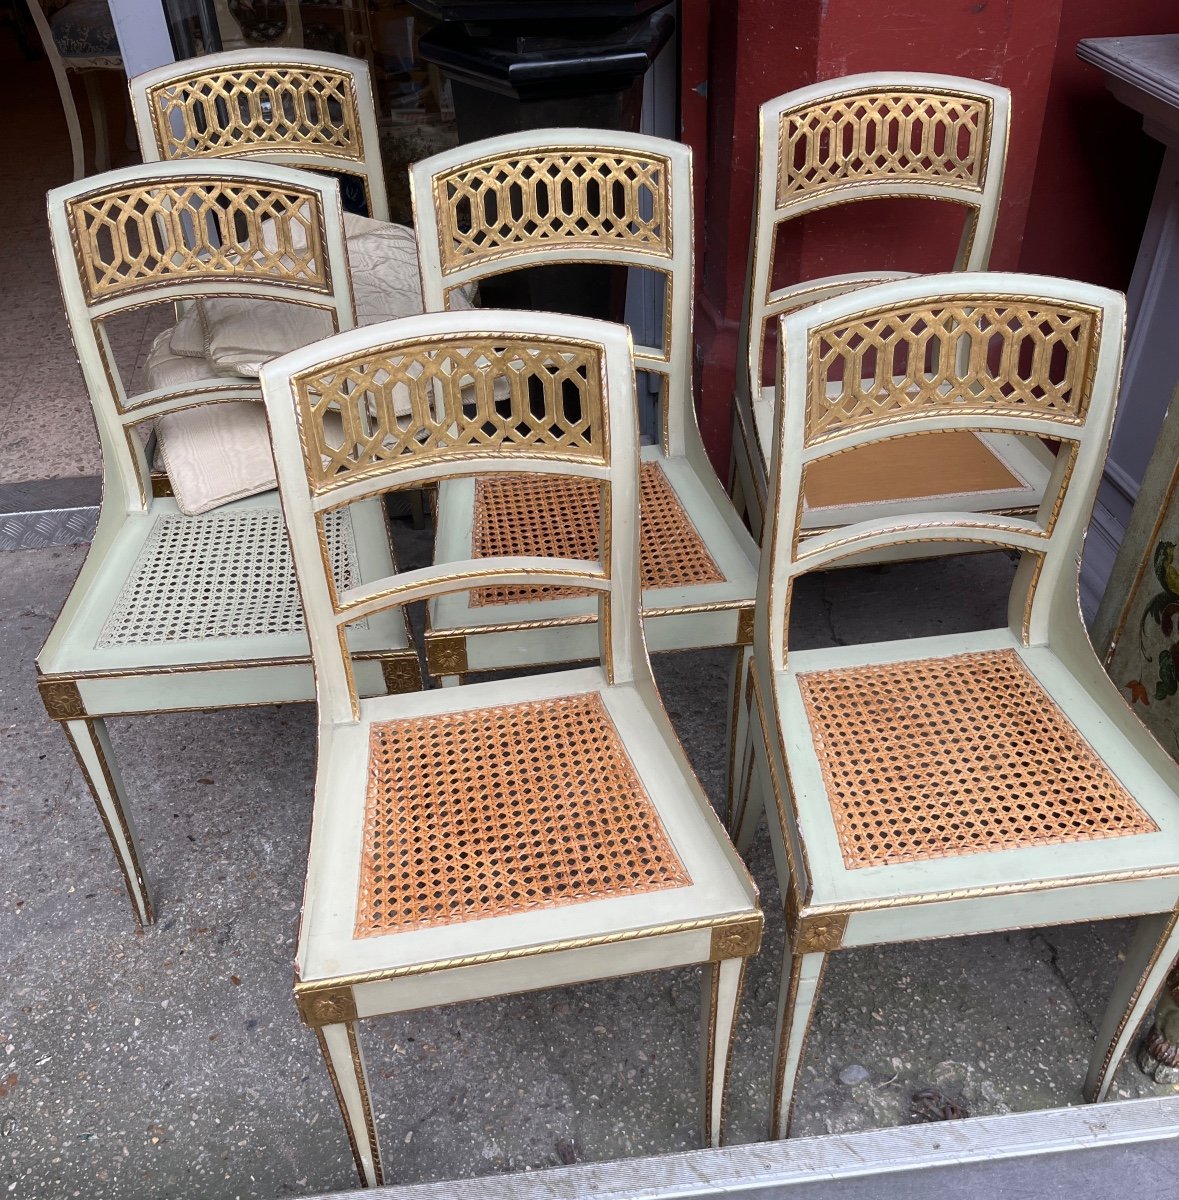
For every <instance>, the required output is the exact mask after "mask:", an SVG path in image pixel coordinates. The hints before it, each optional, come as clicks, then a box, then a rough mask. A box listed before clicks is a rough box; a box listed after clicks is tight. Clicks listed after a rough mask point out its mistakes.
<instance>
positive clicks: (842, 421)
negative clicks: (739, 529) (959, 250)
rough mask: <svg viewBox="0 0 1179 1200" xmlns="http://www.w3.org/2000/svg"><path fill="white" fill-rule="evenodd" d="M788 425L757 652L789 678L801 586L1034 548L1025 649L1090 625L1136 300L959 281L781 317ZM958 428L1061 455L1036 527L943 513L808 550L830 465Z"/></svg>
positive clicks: (1023, 576) (1080, 289) (777, 461)
mask: <svg viewBox="0 0 1179 1200" xmlns="http://www.w3.org/2000/svg"><path fill="white" fill-rule="evenodd" d="M780 322H781V324H780V330H779V336H780V338H781V342H780V345H781V347H782V348H783V349H782V353H781V354H780V360H779V381H778V394H779V397H780V404H781V410H782V411H781V420H780V421H779V423H778V427H777V431H776V438H775V442H774V446H773V450H772V457H771V463H770V482H771V506H770V510H769V513H770V527H769V533H768V538H767V540H766V541H765V543H764V545H765V546H766V553H765V554H764V555H763V560H762V569H761V575H760V578H759V588H758V610H757V620H756V622H755V625H756V628H755V639H756V640H757V641H758V642H760V644H761V647H762V653H763V655H764V653H765V652H766V651H767V650H768V652H769V655H770V663H771V664H772V669H773V670H781V669H783V668H784V666H785V664H786V642H787V636H788V628H787V626H788V620H789V612H790V596H791V591H792V588H793V585H794V582H795V580H796V579H797V578H798V577H799V576H801V575H803V574H806V573H807V572H810V571H815V570H821V569H824V568H826V567H830V566H833V565H836V564H838V563H839V562H841V561H842V560H844V559H846V558H848V557H850V556H852V555H858V554H862V553H864V552H865V551H870V550H878V549H885V548H887V547H891V546H903V545H908V544H915V543H929V542H945V543H952V542H973V543H989V544H993V545H995V546H999V547H1004V548H1008V549H1013V550H1018V551H1020V552H1021V553H1022V556H1023V558H1022V562H1021V565H1020V568H1019V570H1018V572H1017V574H1016V579H1015V583H1014V585H1013V589H1012V593H1011V600H1010V606H1009V621H1010V625H1011V629H1012V632H1013V633H1015V634H1016V635H1017V636H1018V637H1019V638H1020V639H1021V640H1022V641H1023V643H1024V644H1036V643H1043V642H1046V641H1047V640H1048V638H1049V633H1050V630H1052V629H1053V627H1054V626H1056V625H1059V624H1060V623H1061V622H1062V621H1064V622H1070V623H1073V624H1075V623H1077V622H1079V621H1080V615H1079V607H1078V603H1077V566H1078V559H1079V553H1080V544H1081V539H1082V537H1083V535H1084V531H1085V526H1086V523H1087V520H1088V517H1089V513H1090V510H1091V508H1092V505H1093V499H1094V496H1095V494H1096V489H1097V485H1098V483H1099V481H1100V476H1101V468H1102V463H1103V461H1104V455H1105V451H1106V448H1107V445H1108V441H1109V433H1110V428H1111V425H1112V421H1113V413H1114V406H1115V403H1116V394H1117V383H1118V377H1119V372H1120V369H1121V354H1122V338H1123V333H1124V322H1125V302H1124V299H1123V297H1122V296H1121V295H1120V294H1119V293H1116V292H1111V291H1109V290H1107V289H1104V288H1098V287H1093V286H1091V285H1088V284H1083V283H1077V282H1074V281H1071V280H1061V279H1053V278H1048V277H1044V276H1032V275H1015V274H1006V273H981V272H980V273H973V272H969V273H967V272H959V273H947V274H944V275H931V276H923V277H918V278H914V279H909V280H902V281H896V282H892V283H888V284H882V285H879V286H877V287H873V288H864V289H862V290H859V291H856V292H853V293H850V294H848V295H845V296H840V297H837V298H834V299H830V300H827V301H824V302H823V303H821V304H818V305H815V306H814V307H813V308H809V309H804V310H799V311H796V312H793V313H789V314H787V315H786V316H784V317H782V318H780ZM951 430H972V431H980V432H991V433H1009V434H1021V435H1025V436H1032V437H1038V438H1043V439H1050V440H1054V441H1057V442H1059V444H1060V448H1059V451H1058V453H1057V455H1056V463H1055V467H1054V469H1053V471H1052V474H1051V477H1050V479H1049V482H1048V486H1047V488H1046V490H1045V494H1044V499H1043V502H1042V503H1041V505H1040V508H1039V511H1038V512H1037V513H1036V515H1035V516H1034V517H1030V518H1029V517H1018V516H1006V515H1003V514H995V513H968V512H950V511H947V512H940V513H922V514H920V515H908V516H906V515H904V514H901V515H897V516H888V517H881V518H875V519H871V520H865V521H861V522H858V523H856V524H853V525H847V526H842V527H839V528H836V529H832V530H828V531H826V532H824V533H820V534H815V535H813V536H810V537H808V538H806V539H805V540H804V539H802V537H801V536H800V529H801V521H802V514H803V495H804V491H805V486H806V473H807V470H808V469H809V468H810V466H811V465H812V464H814V463H817V462H820V461H823V460H825V459H828V458H831V457H833V456H834V455H838V454H843V453H847V452H849V451H852V450H855V449H857V448H860V447H863V446H866V445H870V444H872V443H876V442H881V441H884V440H887V439H891V438H897V437H910V436H920V435H925V434H931V433H938V432H945V431H951Z"/></svg>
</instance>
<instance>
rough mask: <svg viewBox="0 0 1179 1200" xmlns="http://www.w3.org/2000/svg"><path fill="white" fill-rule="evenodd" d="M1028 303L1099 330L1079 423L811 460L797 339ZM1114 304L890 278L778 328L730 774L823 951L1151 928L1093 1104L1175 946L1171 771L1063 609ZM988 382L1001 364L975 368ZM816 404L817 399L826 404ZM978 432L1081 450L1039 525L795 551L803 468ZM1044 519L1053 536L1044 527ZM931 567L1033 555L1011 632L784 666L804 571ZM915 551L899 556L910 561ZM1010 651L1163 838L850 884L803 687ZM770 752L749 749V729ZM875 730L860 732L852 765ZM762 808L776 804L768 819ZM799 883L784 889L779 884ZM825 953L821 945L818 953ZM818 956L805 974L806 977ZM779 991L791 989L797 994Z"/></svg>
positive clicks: (965, 860)
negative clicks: (1090, 314)
mask: <svg viewBox="0 0 1179 1200" xmlns="http://www.w3.org/2000/svg"><path fill="white" fill-rule="evenodd" d="M1012 296H1014V297H1018V298H1020V300H1021V302H1022V301H1024V300H1025V299H1026V301H1027V303H1028V304H1029V306H1030V307H1031V308H1034V307H1035V305H1036V304H1037V303H1041V304H1053V303H1057V304H1065V305H1067V304H1080V305H1085V306H1089V307H1091V308H1094V309H1096V310H1097V311H1098V312H1099V313H1100V315H1101V337H1100V339H1099V342H1098V344H1097V346H1096V348H1095V349H1094V350H1093V351H1092V357H1091V358H1090V360H1089V363H1088V367H1089V371H1088V378H1087V380H1086V381H1085V383H1083V384H1082V385H1081V386H1082V387H1084V388H1086V389H1087V396H1086V399H1085V402H1084V403H1083V404H1082V405H1081V412H1082V413H1083V419H1082V420H1081V421H1079V422H1076V421H1074V420H1072V419H1071V417H1070V416H1069V414H1067V413H1065V414H1060V415H1058V414H1056V413H1052V412H1040V413H1035V414H1031V415H1027V414H1018V415H1014V416H1013V415H1006V416H996V415H991V414H990V413H988V412H986V411H983V412H981V413H980V412H972V413H970V414H969V415H959V414H957V413H951V414H950V415H944V416H928V415H925V416H921V415H918V416H915V417H911V416H909V415H906V414H902V415H900V416H899V417H894V418H893V419H892V420H890V421H885V422H882V423H877V424H875V425H874V426H873V427H872V428H871V429H867V428H864V427H856V426H850V427H845V428H844V430H843V431H842V432H841V431H840V429H838V428H836V429H834V430H833V431H831V432H829V433H827V434H824V436H823V438H822V439H816V441H815V444H814V445H812V446H810V447H807V446H806V445H805V439H804V429H805V422H806V414H807V410H808V407H809V406H810V405H811V404H813V403H815V402H816V399H815V397H813V396H812V395H811V394H810V386H811V385H810V383H809V380H808V361H807V347H808V344H809V336H810V332H811V330H813V329H815V328H816V327H819V326H821V325H825V324H827V323H828V322H832V321H835V322H846V323H847V324H854V322H855V321H856V320H857V318H858V317H859V315H860V314H866V313H869V312H871V311H872V310H874V309H880V308H882V307H893V306H896V307H900V308H905V307H908V308H910V309H911V310H916V311H922V310H924V309H925V308H927V307H929V306H934V307H936V305H937V304H938V303H940V302H941V301H943V300H945V301H948V302H954V303H961V304H964V305H965V306H966V307H968V308H969V307H971V306H975V305H985V304H986V303H987V302H988V301H989V300H990V299H993V298H996V297H1012ZM1123 323H1124V301H1123V298H1122V297H1121V296H1120V295H1118V294H1116V293H1113V292H1109V291H1105V290H1104V289H1100V288H1095V287H1091V286H1089V285H1086V284H1080V283H1074V282H1070V281H1065V280H1057V279H1050V278H1045V277H1037V276H1019V275H1009V274H1001V273H994V274H984V273H969V272H964V273H955V274H945V275H938V276H927V277H925V278H924V279H913V280H899V281H896V282H892V283H888V284H883V285H880V286H878V287H874V288H866V289H864V290H862V291H858V292H855V293H851V294H848V295H844V296H840V297H836V298H833V299H830V300H827V301H825V302H823V303H822V304H819V305H817V306H815V307H814V308H813V309H809V310H801V311H798V312H793V313H790V314H788V315H786V316H785V317H784V318H782V321H781V328H780V335H779V336H780V342H779V345H780V346H781V347H783V353H782V357H781V363H780V370H779V381H778V388H779V394H780V395H781V396H782V397H783V401H782V413H781V418H780V421H779V423H778V426H777V428H776V430H775V441H774V445H773V448H772V456H771V474H770V483H771V488H770V496H771V504H770V506H769V508H768V509H767V513H768V522H767V525H766V528H765V531H764V537H763V542H764V547H765V552H764V557H763V562H762V567H761V573H760V576H759V583H758V601H757V611H756V616H755V622H754V658H753V672H752V673H753V678H754V680H755V682H756V696H757V698H758V699H759V701H760V703H759V704H756V705H755V706H754V709H753V711H752V712H751V714H750V715H749V716H748V719H747V732H746V734H745V738H744V744H743V747H742V748H741V751H740V755H739V759H738V764H739V767H738V770H737V771H736V772H735V773H734V783H733V787H734V794H733V798H732V801H731V812H732V818H731V820H732V828H733V830H734V834H735V837H736V840H737V844H738V846H739V847H740V848H741V849H742V850H747V849H748V846H749V845H750V843H751V841H752V838H753V835H754V832H755V830H756V825H757V821H758V819H759V817H760V815H761V813H762V811H763V810H764V812H765V813H766V814H767V817H768V822H769V826H770V832H771V840H772V843H773V848H774V858H775V865H776V868H777V871H778V874H779V877H780V881H781V885H782V889H783V892H784V893H785V892H787V891H788V890H789V889H793V891H794V897H795V899H796V901H797V905H798V908H799V909H801V911H802V913H803V918H804V920H805V919H807V915H808V913H813V914H814V919H816V920H817V919H820V918H821V917H822V915H823V914H832V913H834V914H841V915H842V916H841V919H842V920H845V921H846V925H845V927H844V928H843V931H842V933H841V934H840V935H839V936H838V937H837V938H836V940H835V942H834V948H842V947H844V946H853V945H871V944H877V943H885V942H897V941H908V940H913V939H923V938H933V937H949V936H957V935H961V934H970V933H981V932H986V931H994V930H1002V929H1009V928H1023V927H1036V926H1040V925H1047V924H1056V923H1062V922H1067V921H1082V920H1102V919H1108V918H1112V917H1128V916H1139V915H1141V914H1143V913H1146V914H1161V915H1159V916H1157V917H1156V916H1151V917H1150V918H1149V919H1148V920H1146V921H1145V922H1144V925H1143V932H1142V934H1141V936H1140V937H1139V939H1138V940H1137V941H1136V943H1135V947H1134V948H1133V950H1132V953H1131V954H1130V955H1129V956H1128V958H1127V962H1126V964H1125V965H1124V967H1123V971H1122V980H1121V982H1120V983H1119V985H1118V988H1117V990H1116V992H1115V993H1114V995H1113V996H1112V997H1111V1000H1110V1007H1109V1011H1108V1013H1107V1017H1106V1020H1105V1023H1104V1024H1103V1027H1102V1033H1101V1035H1100V1036H1099V1039H1098V1043H1097V1047H1096V1050H1095V1053H1094V1058H1093V1067H1092V1069H1091V1071H1090V1080H1089V1092H1090V1095H1091V1096H1093V1097H1094V1098H1100V1096H1101V1095H1103V1094H1104V1091H1105V1089H1106V1088H1107V1087H1108V1084H1109V1080H1110V1078H1112V1073H1113V1071H1114V1070H1115V1069H1116V1066H1117V1062H1118V1059H1119V1058H1120V1056H1121V1054H1122V1053H1123V1052H1124V1050H1125V1048H1126V1045H1127V1044H1128V1039H1129V1037H1130V1036H1131V1034H1132V1031H1133V1029H1134V1028H1135V1026H1136V1025H1137V1023H1138V1021H1139V1020H1140V1019H1141V1018H1142V1017H1143V1016H1144V1015H1145V1014H1146V1011H1147V1009H1148V1007H1149V1005H1150V1003H1151V1000H1152V995H1153V992H1154V991H1155V990H1157V987H1158V986H1159V985H1161V982H1162V978H1163V976H1164V974H1165V970H1166V965H1167V963H1169V961H1170V959H1171V958H1173V957H1174V955H1175V953H1176V951H1177V950H1179V940H1177V939H1176V936H1175V928H1174V927H1175V922H1174V913H1175V912H1176V910H1177V909H1179V767H1177V766H1176V764H1175V763H1174V762H1173V761H1172V760H1171V758H1170V757H1169V756H1168V755H1167V754H1166V753H1165V752H1164V751H1163V750H1162V748H1161V747H1160V746H1159V745H1158V743H1157V742H1155V741H1154V739H1153V738H1152V737H1151V736H1150V735H1149V733H1148V732H1147V731H1146V730H1145V729H1144V728H1143V726H1142V725H1141V723H1140V722H1139V721H1138V720H1137V718H1136V717H1135V716H1134V714H1133V712H1132V711H1131V710H1130V708H1129V707H1128V705H1127V704H1126V703H1125V702H1124V701H1123V699H1122V697H1121V696H1120V694H1119V693H1118V690H1117V688H1116V687H1115V686H1114V685H1113V684H1112V683H1111V681H1110V680H1109V678H1108V677H1107V676H1106V674H1105V672H1104V671H1103V670H1102V667H1101V664H1100V663H1099V662H1098V660H1097V657H1096V655H1095V654H1094V652H1093V649H1092V646H1091V645H1090V643H1089V639H1088V635H1087V633H1086V631H1085V628H1084V625H1083V623H1082V620H1081V616H1080V609H1079V605H1078V600H1077V569H1078V560H1079V552H1080V546H1081V540H1082V537H1083V534H1084V530H1085V526H1086V522H1087V520H1088V516H1089V512H1090V509H1091V507H1092V504H1093V497H1094V494H1095V491H1096V487H1097V484H1098V481H1099V479H1100V474H1101V468H1102V463H1103V458H1104V453H1105V449H1106V445H1107V442H1108V438H1109V430H1110V426H1111V423H1112V418H1113V410H1114V403H1115V398H1116V386H1117V379H1118V372H1119V368H1120V362H1121V352H1122V336H1123ZM989 369H995V368H989ZM823 399H824V398H823V397H820V398H819V400H820V401H821V400H823ZM962 427H966V428H971V429H977V430H982V431H984V432H986V433H987V435H988V436H991V435H1004V434H1015V433H1021V434H1032V435H1034V436H1036V437H1039V438H1043V439H1057V440H1060V441H1061V442H1062V443H1063V444H1064V446H1066V447H1068V446H1075V447H1076V454H1075V464H1074V467H1073V469H1072V473H1071V476H1070V475H1069V472H1068V467H1067V455H1066V454H1064V453H1062V454H1061V455H1060V456H1059V458H1058V459H1057V460H1056V462H1055V464H1054V466H1053V470H1052V474H1051V478H1050V481H1049V484H1048V487H1047V490H1046V492H1045V498H1044V500H1043V502H1042V505H1041V507H1040V510H1039V512H1038V513H1037V514H1036V516H1035V517H1032V518H1027V517H999V516H994V515H989V516H988V515H986V514H979V513H974V512H969V511H965V510H961V511H953V510H946V511H940V512H938V511H932V512H916V513H914V514H912V515H910V516H907V517H906V516H904V515H901V514H898V513H896V512H889V513H884V514H865V515H864V516H863V518H862V519H861V520H859V521H858V522H857V523H855V524H852V525H849V526H844V527H841V528H837V529H832V530H828V531H826V532H822V533H817V534H815V535H814V536H812V537H810V538H806V539H802V540H800V541H798V542H797V544H796V539H795V530H796V529H797V527H798V525H799V522H800V519H801V515H802V480H803V473H804V471H805V468H806V466H807V464H809V463H813V462H816V461H819V460H820V459H821V458H823V457H824V456H826V455H829V454H834V453H839V452H841V451H842V450H845V449H847V448H849V447H853V446H861V445H868V444H871V443H873V442H875V441H877V440H881V439H884V438H887V437H889V436H899V435H903V434H908V433H916V432H923V431H934V430H942V429H945V430H950V429H954V428H962ZM1053 514H1055V520H1054V523H1051V524H1050V522H1049V518H1050V517H1051V516H1052V515H1053ZM915 537H916V538H919V539H923V541H924V542H926V543H928V544H929V545H931V546H938V545H940V546H941V548H942V549H943V551H944V550H945V549H946V548H947V547H948V548H951V549H952V548H954V547H957V546H958V545H960V544H961V543H962V542H963V541H974V542H977V543H978V544H979V545H987V544H989V545H996V544H997V545H1001V546H1006V547H1008V548H1012V549H1016V550H1020V551H1034V552H1037V553H1039V554H1041V555H1042V558H1043V562H1042V566H1041V567H1040V569H1039V570H1038V572H1037V570H1036V569H1035V560H1034V557H1033V555H1032V554H1027V553H1025V554H1024V556H1023V559H1022V561H1021V564H1020V566H1019V568H1018V570H1017V572H1016V578H1015V582H1014V585H1013V587H1012V592H1011V601H1010V606H1009V614H1010V615H1009V624H1008V626H1007V627H1004V628H1000V629H995V630H988V631H983V632H978V633H968V634H954V635H944V636H940V637H932V638H919V639H910V640H905V641H893V642H881V643H868V644H865V645H857V646H836V647H831V648H827V649H822V650H806V651H791V652H789V653H788V647H787V633H788V623H787V614H788V611H789V604H790V595H791V589H792V587H793V585H794V583H795V581H796V580H797V579H798V578H799V577H800V576H801V575H803V574H805V573H807V572H810V571H814V570H823V569H826V568H829V567H831V566H833V565H837V564H839V563H841V562H846V561H849V560H851V559H853V558H855V557H857V556H858V557H861V558H862V557H863V556H865V555H867V554H871V555H877V554H882V553H883V554H887V553H889V552H891V551H895V550H896V549H897V548H898V546H901V545H904V544H905V543H907V542H908V541H909V540H910V539H912V538H915ZM908 548H909V547H907V546H906V549H908ZM999 650H1005V651H1009V652H1011V653H1014V654H1016V655H1018V657H1019V659H1020V661H1021V662H1022V663H1023V665H1024V666H1025V667H1026V668H1027V670H1028V671H1029V672H1030V673H1031V674H1032V676H1033V677H1034V678H1035V679H1036V680H1037V682H1038V683H1039V684H1040V685H1041V687H1043V689H1044V690H1045V691H1046V692H1047V693H1048V695H1049V696H1050V697H1051V698H1052V700H1053V701H1054V702H1055V704H1056V705H1057V706H1058V708H1059V709H1060V710H1061V711H1062V712H1063V713H1064V714H1065V715H1066V716H1067V718H1068V719H1069V721H1071V722H1072V724H1073V725H1074V726H1075V728H1076V729H1077V731H1078V732H1079V733H1080V734H1081V736H1082V737H1083V738H1084V740H1085V741H1086V742H1087V743H1088V744H1089V746H1090V747H1091V748H1092V749H1093V751H1094V752H1095V753H1096V754H1097V756H1098V757H1099V758H1100V759H1101V760H1102V761H1103V762H1104V763H1105V764H1106V766H1107V767H1108V769H1109V770H1110V771H1111V772H1112V773H1113V774H1114V775H1115V776H1116V777H1117V778H1118V780H1119V781H1120V782H1121V784H1122V785H1123V786H1124V787H1125V788H1126V790H1127V791H1128V792H1129V793H1130V794H1131V795H1132V796H1133V797H1134V799H1135V801H1136V802H1137V803H1138V805H1139V806H1140V807H1141V808H1142V809H1143V810H1144V811H1145V812H1146V813H1147V814H1148V815H1149V816H1150V817H1151V818H1152V819H1153V821H1154V822H1155V824H1156V825H1157V831H1155V832H1143V833H1135V834H1130V835H1124V836H1120V837H1113V838H1108V839H1101V840H1093V841H1084V840H1080V841H1075V842H1061V843H1057V844H1051V845H1032V846H1025V847H1020V848H1013V849H1002V850H992V851H984V852H976V853H971V854H963V855H959V856H944V857H930V858H926V859H922V860H918V861H910V862H904V863H896V864H889V865H883V866H872V867H859V868H854V869H849V868H848V867H847V865H846V864H845V862H844V859H843V854H842V852H841V848H840V843H839V838H838V834H837V831H836V826H835V821H834V818H833V815H832V810H831V804H830V802H829V800H828V796H827V791H826V785H825V782H824V778H823V774H822V770H821V767H820V763H819V759H818V755H817V751H816V746H815V740H814V736H813V735H812V732H811V728H810V723H809V718H808V715H807V711H806V709H805V707H804V705H803V701H802V696H801V692H800V688H799V680H800V678H801V677H802V676H804V675H806V674H808V673H810V672H814V671H819V670H833V669H838V668H847V667H855V666H866V665H872V664H881V663H889V662H900V661H908V660H926V659H935V658H945V657H950V656H953V655H957V654H963V653H969V652H980V651H999ZM763 721H764V723H765V727H766V729H767V730H768V738H764V737H763V735H762V722H763ZM871 742H872V731H871V730H869V729H866V730H864V747H865V754H868V753H869V752H870V747H871ZM775 797H780V798H781V802H782V803H781V806H779V804H778V803H777V802H776V800H775ZM792 872H796V873H797V874H796V875H792ZM832 948H833V947H832V946H824V947H822V950H823V952H829V951H830V950H831V949H832ZM814 950H815V947H813V946H803V947H801V948H798V949H794V950H793V951H791V950H790V949H789V948H788V952H787V958H786V963H785V966H784V976H783V984H782V989H783V990H782V1000H781V1004H782V1010H781V1013H780V1028H782V1029H785V1030H786V1033H785V1034H784V1035H783V1036H782V1037H781V1039H780V1045H779V1057H778V1065H777V1067H776V1072H777V1074H776V1078H777V1079H778V1080H779V1082H780V1084H781V1088H780V1095H779V1101H780V1102H779V1103H778V1104H777V1105H776V1108H775V1122H774V1128H775V1133H776V1134H777V1136H784V1135H785V1134H786V1132H787V1128H788V1124H789V1110H790V1104H791V1096H792V1091H793V1087H794V1083H795V1081H796V1079H797V1072H798V1068H799V1063H800V1061H801V1056H802V1054H803V1052H804V1050H805V1030H806V1028H807V1025H808V1023H809V1015H810V1011H811V1007H812V1005H813V1003H814V1000H815V996H816V994H817V990H818V987H819V983H820V981H821V959H822V957H823V954H822V953H820V954H818V955H816V954H814V953H813V951H814ZM812 960H815V961H812ZM792 980H793V982H791V981H792Z"/></svg>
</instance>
